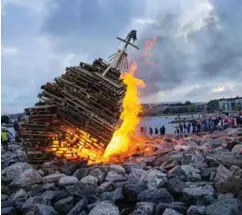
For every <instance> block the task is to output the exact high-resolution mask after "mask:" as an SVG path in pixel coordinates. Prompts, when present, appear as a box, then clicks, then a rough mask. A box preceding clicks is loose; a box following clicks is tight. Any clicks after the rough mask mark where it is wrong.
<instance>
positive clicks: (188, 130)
mask: <svg viewBox="0 0 242 215" xmlns="http://www.w3.org/2000/svg"><path fill="white" fill-rule="evenodd" d="M190 130H191V123H190V122H189V123H188V125H187V133H188V134H189V133H190Z"/></svg>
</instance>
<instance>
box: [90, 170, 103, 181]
mask: <svg viewBox="0 0 242 215" xmlns="http://www.w3.org/2000/svg"><path fill="white" fill-rule="evenodd" d="M89 175H90V176H94V177H95V178H97V179H98V181H99V182H100V183H102V182H103V181H104V179H105V177H106V175H107V173H106V172H105V170H104V169H103V168H95V169H93V170H92V171H91V172H90V174H89Z"/></svg>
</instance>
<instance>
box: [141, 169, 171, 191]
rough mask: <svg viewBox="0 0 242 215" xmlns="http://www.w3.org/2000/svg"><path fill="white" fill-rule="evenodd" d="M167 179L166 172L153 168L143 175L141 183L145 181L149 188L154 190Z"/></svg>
mask: <svg viewBox="0 0 242 215" xmlns="http://www.w3.org/2000/svg"><path fill="white" fill-rule="evenodd" d="M166 181H167V176H166V174H165V173H163V172H161V171H159V170H156V169H151V170H148V171H147V172H145V173H144V174H143V175H142V176H141V178H140V181H139V183H144V184H146V185H147V187H148V189H149V190H154V189H156V188H160V187H161V186H162V185H163V184H165V182H166Z"/></svg>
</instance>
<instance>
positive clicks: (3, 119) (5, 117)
mask: <svg viewBox="0 0 242 215" xmlns="http://www.w3.org/2000/svg"><path fill="white" fill-rule="evenodd" d="M1 120H2V123H6V124H8V123H9V121H10V120H9V117H8V116H7V115H3V116H1Z"/></svg>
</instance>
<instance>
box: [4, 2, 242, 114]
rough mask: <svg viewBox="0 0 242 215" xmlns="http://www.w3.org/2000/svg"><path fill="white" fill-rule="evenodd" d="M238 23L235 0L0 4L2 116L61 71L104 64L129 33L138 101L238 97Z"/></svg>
mask: <svg viewBox="0 0 242 215" xmlns="http://www.w3.org/2000/svg"><path fill="white" fill-rule="evenodd" d="M241 20H242V4H241V0H169V1H167V0H123V1H120V0H117V1H116V0H115V1H114V0H2V113H14V112H22V111H23V109H24V108H25V107H30V106H32V105H34V103H35V101H36V100H37V94H38V93H39V92H40V87H41V85H42V84H44V83H46V82H47V81H53V79H54V77H56V76H59V75H60V74H61V73H63V72H64V69H65V67H66V66H73V65H78V64H79V62H80V61H84V62H89V63H92V61H93V60H94V59H95V58H98V57H103V58H104V59H107V57H108V56H109V55H111V54H112V53H114V52H115V51H116V49H117V46H116V45H117V43H118V41H117V40H116V39H115V38H116V36H120V37H125V36H126V34H127V33H128V32H129V31H130V30H132V29H136V30H137V31H138V33H137V37H138V41H137V45H138V46H139V47H140V51H137V50H132V48H130V49H129V53H130V55H129V57H130V59H135V60H136V61H137V63H138V71H137V73H136V74H137V76H139V77H141V78H143V79H144V81H145V82H146V85H147V87H146V88H145V89H144V90H142V91H141V97H142V101H143V102H158V101H160V102H165V101H185V100H191V101H208V100H210V99H214V98H220V97H229V96H237V95H240V96H241V94H242V84H241V83H242V36H241V35H242V23H241ZM154 36H156V38H157V39H156V41H155V43H154V45H153V47H152V50H151V53H150V55H149V56H148V57H147V58H148V59H146V60H149V61H150V62H153V64H152V65H146V64H145V59H144V58H143V57H142V53H143V52H144V42H145V41H146V40H151V39H152V38H153V37H154ZM118 47H119V46H118Z"/></svg>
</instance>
